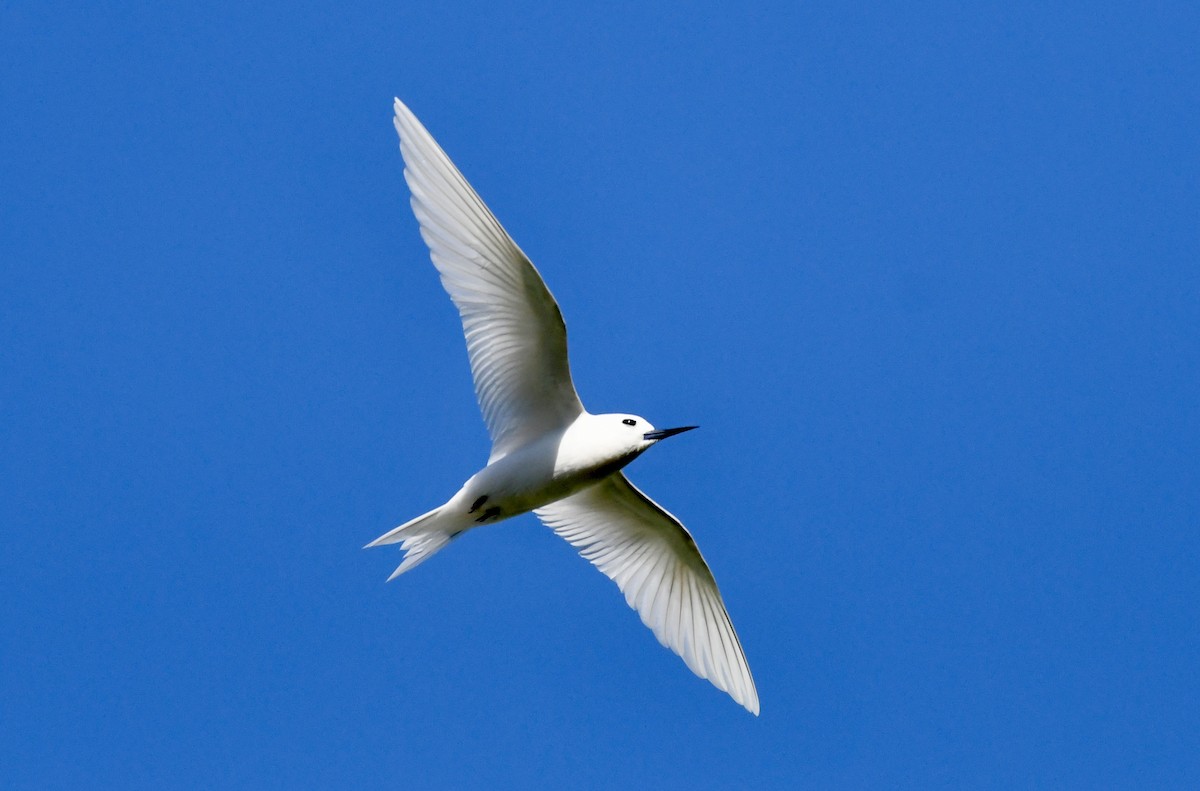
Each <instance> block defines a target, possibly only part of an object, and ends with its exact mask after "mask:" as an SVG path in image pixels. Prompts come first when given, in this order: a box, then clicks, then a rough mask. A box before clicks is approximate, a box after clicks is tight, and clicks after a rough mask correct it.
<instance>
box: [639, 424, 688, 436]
mask: <svg viewBox="0 0 1200 791" xmlns="http://www.w3.org/2000/svg"><path fill="white" fill-rule="evenodd" d="M694 428H700V427H699V426H680V427H679V428H660V429H658V430H656V431H647V432H646V433H645V434H643V435H642V436H643V437H644V438H646V439H666V438H667V437H673V436H675V435H676V434H682V433H683V432H685V431H691V430H692V429H694Z"/></svg>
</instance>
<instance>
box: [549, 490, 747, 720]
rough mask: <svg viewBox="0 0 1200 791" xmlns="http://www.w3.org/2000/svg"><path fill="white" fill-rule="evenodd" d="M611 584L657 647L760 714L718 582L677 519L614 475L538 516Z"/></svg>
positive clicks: (740, 647)
mask: <svg viewBox="0 0 1200 791" xmlns="http://www.w3.org/2000/svg"><path fill="white" fill-rule="evenodd" d="M535 513H537V515H538V517H539V518H540V519H541V520H542V521H543V522H545V523H546V525H547V526H548V527H550V528H551V529H552V530H554V532H556V533H558V535H560V536H562V537H563V538H564V539H566V540H567V541H569V542H570V543H571V544H572V545H573V546H575V547H576V548H578V549H579V553H580V554H581V555H582V556H583V557H584V558H586V559H587V560H589V561H590V562H591V563H592V564H594V565H595V566H596V567H597V568H598V569H600V571H602V572H604V574H605V575H607V576H608V577H609V578H610V579H612V580H613V581H614V582H615V583H616V584H617V587H618V588H620V590H621V592H622V593H624V594H625V600H626V601H627V602H628V603H629V606H630V607H632V608H634V609H635V610H637V612H638V614H639V615H640V616H641V618H642V622H643V623H644V624H646V626H648V627H650V629H651V630H653V631H654V635H655V637H657V638H658V640H659V642H661V643H662V644H663V645H665V646H666V647H667V648H670V649H671V650H672V651H674V652H675V653H676V654H679V655H680V656H681V657H682V658H683V661H684V662H685V663H686V664H687V666H688V668H689V669H691V671H692V672H693V673H695V674H696V675H698V676H700V677H701V678H706V679H708V680H709V681H711V682H712V683H713V684H714V685H715V686H716V687H717V688H719V689H721V690H724V691H725V692H727V693H729V695H730V696H731V697H732V698H733V699H734V700H736V701H737V702H738V703H740V704H741V705H743V706H745V707H746V709H748V710H749V711H751V712H753V713H754V714H758V711H759V704H758V692H757V690H756V689H755V687H754V679H753V678H752V677H751V675H750V666H749V664H747V662H746V655H745V653H744V652H743V651H742V646H741V643H740V642H739V641H738V638H737V633H736V632H734V630H733V623H732V622H731V621H730V620H729V614H728V612H726V610H725V604H724V602H722V600H721V594H720V592H719V591H718V590H717V583H716V580H715V579H713V575H712V572H711V571H709V568H708V564H706V563H705V562H704V558H703V557H701V555H700V550H699V549H697V548H696V542H695V541H693V540H692V537H691V535H690V534H689V533H688V532H687V530H686V529H685V528H684V527H683V525H682V524H680V522H679V520H678V519H676V518H675V517H674V516H672V515H671V514H669V513H668V512H667V511H665V510H664V509H663V508H662V507H660V506H659V505H658V504H657V503H655V502H654V501H653V500H651V499H650V498H649V497H646V495H644V494H642V492H640V491H639V490H638V489H637V487H635V486H634V485H633V484H632V483H630V482H629V480H628V479H627V478H626V477H625V476H624V474H623V473H620V472H618V473H615V474H613V475H611V476H609V477H608V478H606V479H604V480H603V481H601V482H600V483H598V484H596V485H595V486H592V487H590V488H588V489H584V490H583V491H581V492H578V493H576V494H574V495H571V496H570V497H567V498H565V499H563V500H559V501H558V502H555V503H551V504H550V505H547V506H544V507H542V508H539V509H537V511H536V512H535Z"/></svg>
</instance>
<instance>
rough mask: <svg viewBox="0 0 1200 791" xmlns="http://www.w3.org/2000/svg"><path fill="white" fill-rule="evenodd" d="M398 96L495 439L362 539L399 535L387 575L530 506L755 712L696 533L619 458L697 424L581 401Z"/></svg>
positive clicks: (544, 318) (490, 230)
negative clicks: (410, 513) (478, 459)
mask: <svg viewBox="0 0 1200 791" xmlns="http://www.w3.org/2000/svg"><path fill="white" fill-rule="evenodd" d="M395 110H396V122H395V123H396V131H397V132H398V134H399V135H400V149H401V153H402V154H403V156H404V161H405V171H404V173H405V178H406V179H407V181H408V184H409V187H410V188H411V189H412V193H413V200H412V206H413V211H414V213H415V214H416V216H417V220H418V222H419V223H420V225H421V234H422V236H423V237H424V238H425V241H426V243H427V244H428V245H429V248H430V254H431V257H432V258H433V262H434V265H435V266H436V267H437V269H438V272H439V273H440V274H441V277H442V284H443V285H444V286H445V288H446V290H447V291H448V292H449V294H450V296H451V298H452V299H453V300H454V302H455V304H456V305H457V307H458V309H459V313H460V315H461V318H462V322H463V329H464V332H465V334H466V337H467V350H468V354H469V356H470V359H471V369H472V374H473V375H474V379H475V389H476V396H477V397H478V399H479V403H480V407H481V408H482V410H483V415H484V420H485V422H486V423H487V425H488V430H489V433H490V434H491V436H492V453H491V457H490V458H489V459H488V463H487V465H486V466H485V467H484V468H483V469H482V470H480V471H479V472H477V473H476V474H475V475H473V476H471V477H470V478H469V479H468V480H467V481H466V483H464V484H463V485H462V488H460V489H459V490H458V492H457V493H456V494H455V495H454V496H453V497H451V498H450V499H449V500H448V501H446V503H445V504H443V505H441V506H439V507H438V508H435V509H434V510H432V511H429V512H428V513H425V514H423V515H421V516H419V517H417V518H416V519H413V520H411V521H409V522H406V523H405V524H402V525H400V526H399V527H397V528H395V529H393V530H391V531H389V532H387V533H385V534H384V535H382V536H380V537H379V538H377V539H376V540H374V541H372V542H371V543H370V544H368V545H367V546H379V545H384V544H397V543H398V544H400V546H401V548H402V549H403V550H404V552H405V556H404V560H403V562H402V563H401V564H400V566H399V567H398V568H397V569H396V571H395V572H394V573H393V574H392V578H394V577H396V576H398V575H399V574H402V573H403V572H405V571H408V570H409V569H411V568H413V567H414V566H416V565H417V564H419V563H421V562H423V561H424V560H426V559H428V558H429V557H430V556H432V555H433V554H434V553H436V552H437V551H438V550H440V549H442V548H443V547H445V546H446V545H447V544H448V543H450V541H451V540H453V539H454V538H457V537H458V536H460V535H462V534H463V533H465V532H467V531H469V530H472V529H474V528H477V527H481V526H484V525H491V524H494V523H496V522H500V521H503V520H505V519H509V518H511V517H514V516H517V515H519V514H524V513H528V512H529V511H534V512H536V513H537V515H538V517H539V518H540V519H541V520H542V521H543V522H545V523H546V524H547V525H548V526H549V527H550V528H551V529H553V530H554V531H555V532H556V533H558V534H559V535H560V536H562V537H563V538H565V539H566V540H568V541H570V542H571V543H572V544H574V545H575V546H576V547H578V548H579V549H580V552H581V554H582V555H583V556H584V557H585V558H587V559H588V560H590V561H591V562H592V563H593V564H594V565H595V566H597V567H598V568H599V569H600V570H601V571H603V572H604V573H605V574H606V575H608V576H609V577H610V578H612V579H613V580H614V581H615V582H616V583H617V585H618V586H619V587H620V589H621V591H622V592H623V593H625V598H626V601H628V602H629V604H630V606H631V607H633V608H634V609H636V610H637V611H638V613H639V614H640V615H641V616H642V620H643V622H644V623H645V624H646V625H647V626H649V627H650V628H651V629H653V630H654V633H655V635H656V636H657V637H658V639H659V640H660V641H661V642H662V643H663V644H664V645H666V646H668V647H669V648H671V649H672V650H673V651H675V653H677V654H679V655H680V656H682V657H683V659H684V661H685V662H686V663H687V665H688V667H690V668H691V669H692V670H693V671H694V672H695V673H696V674H697V675H699V676H701V677H703V678H707V679H709V680H710V681H712V683H713V684H715V685H716V686H717V687H719V688H721V689H723V690H725V691H726V692H728V693H729V694H730V695H731V696H732V697H733V698H734V700H736V701H737V702H738V703H741V704H742V705H743V706H745V707H746V708H747V709H749V710H750V711H751V712H753V713H755V714H757V713H758V694H757V692H756V691H755V689H754V681H753V680H752V679H751V677H750V669H749V666H748V665H747V664H746V657H745V655H744V653H743V652H742V648H741V644H740V642H739V641H738V638H737V635H736V634H735V633H734V631H733V625H732V623H730V621H729V616H728V614H727V613H726V611H725V606H724V604H723V602H722V601H721V596H720V593H718V591H717V587H716V582H715V580H714V579H713V577H712V573H711V572H710V571H709V569H708V566H707V564H705V562H704V559H703V558H702V557H701V556H700V552H699V550H698V549H697V548H696V544H695V542H694V541H693V540H692V537H691V536H690V535H689V534H688V532H687V530H685V529H684V527H683V525H682V524H680V523H679V521H678V520H677V519H675V517H673V516H672V515H671V514H669V513H668V512H667V511H665V510H663V509H662V508H661V507H660V506H658V505H657V504H656V503H654V502H653V501H652V500H650V499H649V498H648V497H646V496H645V495H644V494H642V493H641V492H640V491H638V489H637V488H636V487H634V486H633V484H631V483H630V482H629V481H628V479H627V478H626V477H625V475H624V473H622V472H621V469H622V468H623V467H625V465H627V464H629V463H630V462H631V461H633V460H634V459H635V458H637V457H638V456H639V455H641V454H642V453H643V452H645V451H646V450H647V449H649V448H650V447H651V446H653V445H654V444H656V443H657V442H659V441H661V440H663V439H665V438H667V437H669V436H672V435H674V434H678V433H681V432H683V431H687V430H688V429H690V428H694V426H685V427H681V428H674V429H655V428H654V426H652V425H650V423H649V422H647V421H646V420H645V419H644V418H641V417H638V416H637V415H627V414H601V415H594V414H591V413H589V412H587V411H586V410H585V409H584V408H583V404H582V403H581V402H580V400H579V396H578V394H577V393H576V392H575V387H574V385H573V384H572V382H571V375H570V368H569V365H568V361H567V349H566V327H565V326H564V324H563V320H562V315H561V313H560V312H559V309H558V305H557V303H555V301H554V298H553V297H552V296H551V295H550V292H549V290H547V288H546V286H545V283H544V282H543V281H542V279H541V277H540V275H539V274H538V272H537V270H536V269H535V268H534V267H533V264H531V263H530V262H529V259H528V258H526V257H525V255H524V253H522V252H521V250H520V248H518V247H517V245H516V244H515V243H514V242H513V241H512V239H511V238H510V237H509V236H508V234H507V233H506V232H505V231H504V229H503V228H502V227H501V226H500V223H499V222H497V221H496V218H495V217H494V216H493V215H492V213H491V212H490V211H489V210H488V208H487V206H485V205H484V203H483V201H482V200H480V199H479V196H478V195H476V194H475V191H474V190H473V189H472V188H471V186H470V185H469V184H468V183H467V182H466V180H465V179H464V178H463V177H462V174H461V173H459V172H458V169H457V168H455V167H454V165H453V163H451V162H450V160H449V158H448V157H446V155H445V153H444V152H443V151H442V150H441V148H439V147H438V145H437V143H435V142H434V140H433V138H432V137H430V136H429V133H428V132H427V131H426V130H425V128H424V127H423V126H421V124H420V122H419V121H417V119H416V117H415V116H413V114H412V113H411V112H410V111H409V110H408V108H407V107H405V106H404V105H403V104H402V103H401V102H400V100H399V99H397V100H396V103H395Z"/></svg>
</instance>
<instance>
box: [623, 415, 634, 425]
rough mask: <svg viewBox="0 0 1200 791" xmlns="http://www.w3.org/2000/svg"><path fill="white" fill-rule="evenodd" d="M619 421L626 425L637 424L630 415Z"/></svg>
mask: <svg viewBox="0 0 1200 791" xmlns="http://www.w3.org/2000/svg"><path fill="white" fill-rule="evenodd" d="M621 422H622V423H624V424H625V425H627V426H636V425H637V421H636V420H634V419H633V418H631V417H627V418H625V419H624V420H622V421H621Z"/></svg>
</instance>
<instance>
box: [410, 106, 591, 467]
mask: <svg viewBox="0 0 1200 791" xmlns="http://www.w3.org/2000/svg"><path fill="white" fill-rule="evenodd" d="M395 111H396V118H395V125H396V132H397V134H398V135H399V136H400V153H401V154H402V156H403V157H404V177H405V180H406V181H407V182H408V186H409V189H410V190H411V191H412V208H413V214H415V215H416V218H417V222H418V223H419V224H420V226H421V237H422V238H423V239H424V240H425V243H426V244H427V245H428V246H429V252H430V258H431V259H432V261H433V265H434V266H435V267H436V268H437V270H438V273H439V274H440V275H441V279H442V286H443V287H444V288H445V289H446V292H447V293H448V294H449V295H450V298H451V299H452V300H453V301H454V304H455V306H457V307H458V311H459V316H460V318H461V319H462V325H463V332H464V334H465V335H466V339H467V355H468V357H469V358H470V360H471V374H472V376H473V377H474V379H475V396H476V398H477V400H478V401H479V408H480V410H481V411H482V412H483V419H484V422H485V423H486V424H487V427H488V433H489V435H490V436H491V438H492V456H491V459H490V461H494V460H496V459H498V458H500V457H502V456H504V455H506V454H507V453H509V452H511V451H513V450H515V449H516V448H519V447H521V446H522V445H524V444H526V443H527V442H529V441H530V440H532V439H535V438H537V437H541V436H543V435H545V434H547V433H550V432H553V431H555V430H559V429H563V428H566V427H567V426H568V425H570V424H571V422H572V421H573V420H574V419H575V418H576V417H578V416H579V415H580V414H581V413H582V412H583V404H582V403H580V401H579V395H578V394H577V393H576V392H575V385H574V384H573V383H572V381H571V371H570V367H569V365H568V362H567V329H566V326H565V325H564V324H563V320H562V313H561V312H560V311H559V309H558V303H556V302H555V301H554V297H553V296H552V295H551V294H550V291H549V289H547V288H546V284H545V283H544V282H543V281H542V278H541V275H539V274H538V271H537V269H535V268H534V266H533V264H532V263H531V262H530V261H529V259H528V258H527V257H526V256H525V254H524V253H523V252H521V249H520V248H519V247H517V244H516V242H514V241H513V240H512V237H510V236H509V235H508V233H507V232H506V231H505V230H504V228H503V227H502V226H501V225H500V223H499V221H497V220H496V217H495V216H494V215H493V214H492V212H491V211H490V210H489V209H488V207H487V206H486V205H485V204H484V203H483V201H482V200H480V198H479V196H478V195H477V194H476V192H475V190H474V189H472V188H471V185H470V184H468V183H467V180H466V179H465V178H463V175H462V173H460V172H459V171H458V169H457V168H456V167H455V166H454V163H453V162H451V161H450V158H449V157H447V156H446V153H445V152H444V151H442V149H441V148H440V147H439V146H438V144H437V143H436V142H435V141H434V139H433V138H432V137H431V136H430V134H429V132H428V131H426V129H425V127H424V126H422V125H421V122H420V121H418V120H417V118H416V116H414V115H413V114H412V112H411V111H410V110H409V109H408V108H407V107H405V106H404V104H403V103H402V102H401V101H400V100H399V99H397V100H396V104H395Z"/></svg>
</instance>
